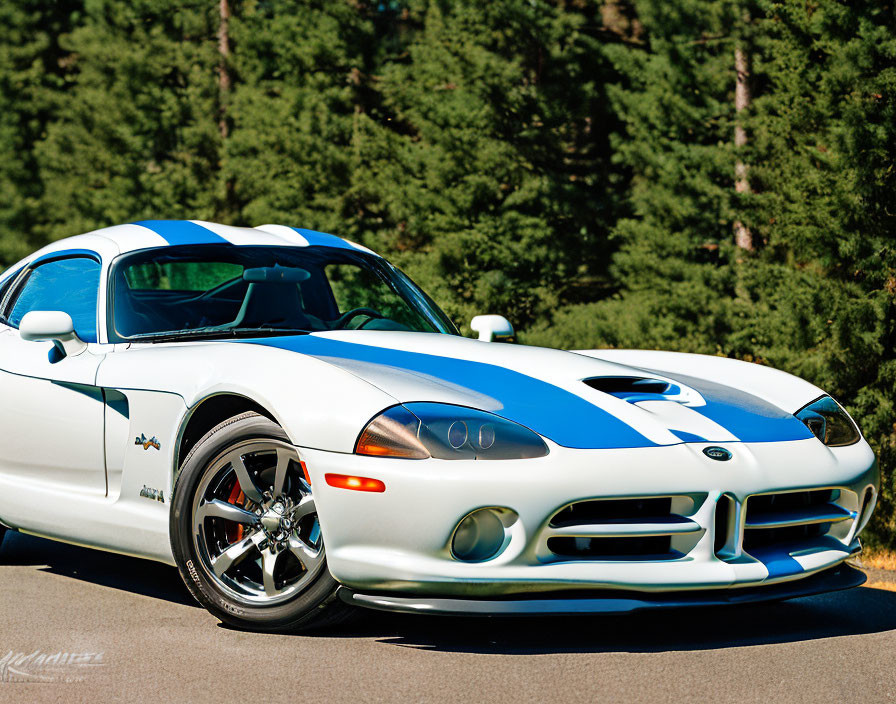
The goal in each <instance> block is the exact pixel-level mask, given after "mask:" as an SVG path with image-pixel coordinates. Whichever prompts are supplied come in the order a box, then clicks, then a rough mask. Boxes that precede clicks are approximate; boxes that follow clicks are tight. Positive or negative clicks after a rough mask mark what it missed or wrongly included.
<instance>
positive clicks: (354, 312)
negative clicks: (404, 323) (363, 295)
mask: <svg viewBox="0 0 896 704" xmlns="http://www.w3.org/2000/svg"><path fill="white" fill-rule="evenodd" d="M359 315H366V316H367V317H368V318H370V319H371V320H372V319H374V318H385V317H386V316H385V315H383V314H382V313H380V312H379V311H377V310H374V309H373V308H363V307H362V308H352V309H351V310H350V311H348V312H346V313H343V314H342V315H340V316H339V317H338V318H337V319H336V320H335V322H334V323H333V329H334V330H344V329H345V326H346V325H348V324H349V322H350V321H351V320H352V319H354V318H356V317H358V316H359ZM369 322H370V321H369V320H366V321H364V322H363V323H362V324H361V325H360V326H359V327H358V328H357V329H358V330H360V329H361V328H362V327H364V326H365V325H367V323H369Z"/></svg>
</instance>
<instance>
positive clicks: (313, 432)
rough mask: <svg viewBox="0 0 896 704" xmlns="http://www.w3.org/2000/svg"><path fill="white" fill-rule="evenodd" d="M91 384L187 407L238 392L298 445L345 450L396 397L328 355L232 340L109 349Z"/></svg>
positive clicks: (349, 448)
mask: <svg viewBox="0 0 896 704" xmlns="http://www.w3.org/2000/svg"><path fill="white" fill-rule="evenodd" d="M97 385H98V386H102V387H104V388H111V389H118V390H122V391H125V390H128V389H133V390H145V391H160V392H165V393H174V394H177V395H179V396H181V397H182V398H183V399H184V403H185V404H186V406H187V408H193V407H195V406H196V405H197V404H199V403H200V402H201V401H203V400H204V399H206V398H208V397H210V396H214V395H217V394H235V395H239V396H244V397H246V398H248V399H250V400H251V401H253V402H255V403H257V404H258V405H260V406H262V407H263V408H265V409H266V410H267V411H268V412H270V413H271V414H272V415H273V416H274V419H275V420H276V421H277V422H278V423H279V424H280V425H281V426H282V427H283V429H284V430H285V431H286V433H287V435H288V436H289V439H290V441H291V442H292V443H293V444H295V445H299V446H301V447H310V448H315V449H320V450H329V451H331V452H352V451H353V450H354V445H355V440H356V439H357V437H358V433H360V431H361V429H362V428H363V427H364V425H365V424H366V423H367V422H368V421H369V420H370V419H371V418H372V417H373V416H375V415H376V414H377V413H379V412H380V411H382V410H383V409H384V408H386V407H388V406H391V405H394V404H395V403H396V402H397V401H396V400H395V399H394V398H393V397H392V396H390V395H389V394H387V393H385V392H383V391H381V390H380V389H378V388H376V387H375V386H373V385H371V384H369V383H368V382H366V381H363V380H361V379H359V378H358V377H356V376H354V375H353V374H351V373H349V372H347V371H345V370H342V369H339V368H337V367H335V366H333V365H331V364H328V363H327V362H324V361H321V360H319V359H315V358H313V357H308V356H305V355H301V354H297V353H295V352H289V351H286V350H281V349H277V348H273V347H265V346H262V345H249V344H239V343H231V342H224V343H221V342H213V343H181V344H172V345H165V346H161V345H146V346H141V347H139V348H134V347H132V348H130V349H126V350H123V351H117V352H114V353H112V354H110V355H108V356H107V357H106V359H105V360H104V361H103V363H102V364H101V365H100V369H99V372H98V375H97Z"/></svg>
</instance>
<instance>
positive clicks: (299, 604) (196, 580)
mask: <svg viewBox="0 0 896 704" xmlns="http://www.w3.org/2000/svg"><path fill="white" fill-rule="evenodd" d="M256 441H280V442H282V443H288V442H289V440H288V438H287V435H286V433H285V432H284V431H283V429H282V428H280V426H278V425H277V424H276V423H274V422H273V421H272V420H270V419H269V418H266V417H265V416H262V415H259V414H258V413H252V412H247V413H243V414H241V415H238V416H235V417H233V418H230V419H228V420H226V421H224V422H223V423H220V424H219V425H217V426H216V427H215V428H213V429H212V430H211V431H209V433H207V434H206V435H205V437H203V438H202V439H201V440H200V441H199V442H198V443H197V444H196V445H195V447H193V449H192V450H191V451H190V453H189V455H187V458H186V459H185V460H184V463H183V466H182V469H181V472H180V475H179V477H178V479H177V483H176V485H175V489H174V494H173V500H172V506H171V518H170V534H171V549H172V551H173V553H174V559H175V561H176V563H177V567H178V570H179V571H180V575H181V577H182V578H183V580H184V583H185V584H186V585H187V588H188V589H189V590H190V592H191V593H192V595H193V596H194V597H195V598H196V600H197V601H198V602H199V603H200V604H202V606H204V607H205V608H206V609H208V610H209V611H210V612H211V613H212V614H214V615H215V616H216V617H217V618H219V619H220V620H221V621H223V622H224V623H227V624H229V625H231V626H235V627H236V628H240V629H246V630H252V631H274V632H283V631H298V630H306V629H312V628H322V627H327V626H334V625H337V624H340V623H343V622H345V621H346V620H348V619H349V618H351V616H353V615H354V613H355V611H356V610H355V609H354V608H353V607H351V606H349V605H347V604H345V603H344V602H343V601H342V600H341V599H339V598H338V596H337V593H336V592H337V590H338V589H339V583H338V582H337V581H336V580H335V579H334V578H333V576H332V575H331V574H330V571H329V570H328V569H327V566H326V557H325V556H324V554H323V546H322V539H321V538H318V540H319V541H320V546H321V547H320V549H319V550H320V559H321V560H322V565H321V564H318V565H317V566H316V567H315V570H316V571H315V572H314V573H313V574H312V573H311V571H310V570H306V573H305V579H307V580H308V583H307V584H305V585H303V586H302V588H301V590H300V591H297V593H295V594H285V596H283V597H277V598H285V599H286V600H281V601H278V602H276V603H272V604H264V603H258V602H257V601H256V602H251V601H250V598H251V596H245V595H239V594H237V593H235V592H234V591H232V590H229V589H228V585H227V584H225V583H224V581H223V580H224V578H223V577H220V576H218V577H216V576H215V574H214V570H213V569H212V568H211V566H210V565H211V561H212V558H211V557H210V553H209V551H208V549H207V548H208V544H209V542H208V541H207V539H206V538H204V537H203V536H204V535H205V534H206V529H205V528H202V529H201V530H200V529H198V528H197V529H196V530H195V531H194V522H195V519H194V511H197V512H198V510H201V509H202V504H205V503H207V501H206V500H205V499H204V498H197V491H203V492H204V491H206V489H205V488H204V487H207V486H208V485H209V482H213V481H214V478H211V479H210V478H209V475H210V474H212V473H214V472H215V471H216V470H215V467H216V466H218V465H220V463H221V461H222V460H221V458H222V457H225V456H226V454H227V453H228V451H230V450H232V448H235V447H237V446H242V445H243V444H244V443H251V442H256ZM278 452H279V450H278ZM278 456H279V455H278ZM216 462H217V463H218V465H216ZM224 466H225V467H226V466H227V465H226V464H225V465H224ZM223 471H226V470H223ZM217 472H218V474H220V473H221V472H222V470H220V469H218V470H217ZM233 473H234V475H236V474H237V473H236V472H235V471H234V472H233ZM260 476H261V475H260V474H256V475H255V477H254V478H253V481H255V482H256V483H259V484H260V483H261V482H260ZM235 481H236V482H237V483H239V484H242V481H240V480H239V479H235ZM300 481H301V480H300ZM303 486H304V487H306V488H307V489H308V490H309V492H310V487H308V485H307V484H303ZM237 488H238V487H237ZM281 488H282V487H281ZM247 494H248V492H247ZM309 495H310V493H309ZM306 498H308V496H306ZM271 500H273V499H271ZM244 502H245V504H244V505H245V506H246V507H248V508H250V509H252V508H255V509H257V511H262V510H264V509H263V508H262V507H261V504H254V503H253V502H251V501H249V500H248V499H247V498H246V499H244ZM197 506H199V509H197V508H196V507H197ZM315 511H316V509H315ZM198 515H202V514H198ZM265 515H267V514H265ZM313 515H314V516H315V518H316V513H315V514H313ZM212 520H223V519H215V518H213V519H212ZM198 525H203V526H205V525H208V524H207V523H205V522H204V519H200V520H199V523H198ZM215 525H225V526H226V524H220V523H214V525H213V526H212V528H211V530H214V526H215ZM261 525H262V524H261V523H260V522H259V523H258V525H257V526H255V527H250V528H247V529H246V531H247V534H248V533H249V532H250V531H254V534H255V535H268V534H267V533H265V532H264V531H265V530H266V529H263V528H262V527H261ZM297 525H298V524H297ZM239 530H240V533H239V535H241V536H242V535H243V533H242V530H243V529H242V528H239ZM280 530H282V529H280ZM317 531H318V532H317V534H318V535H319V527H318V528H317ZM194 533H195V534H196V535H194ZM297 533H298V528H296V534H297ZM283 534H284V533H282V532H281V533H280V535H281V536H282V535H283ZM226 535H229V533H227V534H226ZM262 539H263V538H262ZM248 540H249V538H248V537H247V538H241V540H240V542H242V543H245V542H246V541H248ZM204 541H206V542H204ZM267 544H268V543H264V545H267ZM254 549H258V558H256V559H255V562H256V563H257V564H259V565H260V564H261V561H262V559H263V555H262V553H261V550H260V548H259V547H258V546H255V547H254V548H249V551H250V552H251V550H254ZM280 549H281V550H282V548H280ZM276 550H277V549H276V548H274V549H273V550H272V552H273V554H274V555H275V556H274V557H272V558H271V559H272V560H273V564H274V565H276V564H277V561H278V560H282V559H283V558H282V557H277V556H276V555H277V553H276ZM247 554H249V553H247ZM254 554H255V553H252V555H254ZM252 555H250V556H249V557H245V558H242V560H243V562H242V563H236V562H235V563H234V564H235V565H237V564H246V565H248V569H256V568H253V567H252V560H251V559H250V557H251V556H252ZM219 556H220V555H219ZM296 564H297V565H300V567H301V568H304V564H302V563H299V562H298V561H296ZM258 569H263V568H261V567H259V568H258ZM274 571H275V568H274V567H272V569H271V573H272V574H273V573H274ZM272 583H273V578H272ZM265 596H266V595H260V596H257V597H256V599H264V598H265Z"/></svg>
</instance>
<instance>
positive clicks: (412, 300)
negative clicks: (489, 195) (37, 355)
mask: <svg viewBox="0 0 896 704" xmlns="http://www.w3.org/2000/svg"><path fill="white" fill-rule="evenodd" d="M182 248H183V249H186V248H190V249H192V250H196V249H204V248H208V249H209V250H210V251H214V250H216V249H217V250H220V249H222V248H229V249H233V250H240V249H271V250H277V249H282V250H291V251H294V250H313V251H321V250H335V251H342V248H337V247H327V246H322V245H310V246H308V247H302V246H290V245H235V244H230V243H224V244H218V243H215V244H190V245H169V246H167V247H147V248H143V249H134V250H131V251H129V252H123V253H122V254H120V255H118V256H117V257H115V258H114V259H113V260H112V262H111V263H110V265H109V271H108V275H107V286H106V316H105V318H106V321H105V322H106V335H107V339H108V341H109V342H110V343H112V344H127V343H131V344H145V343H162V342H187V341H195V340H205V341H214V340H233V339H239V338H241V337H242V338H251V337H267V336H287V335H303V334H311V333H326V332H338V331H339V330H284V329H277V328H252V329H237V330H234V329H228V328H225V329H221V330H220V331H210V330H208V329H202V328H195V329H192V330H179V331H178V330H175V331H168V332H154V333H145V334H139V335H131V336H125V335H122V334H119V332H118V331H117V329H116V327H115V290H116V288H117V286H116V281H117V277H118V275H119V272H120V270H121V268H122V267H123V266H127V265H128V264H129V262H131V261H132V260H133V259H135V258H139V257H140V256H144V255H146V254H148V253H152V252H156V253H158V254H160V255H161V254H164V253H165V252H170V251H171V250H178V249H182ZM351 254H352V256H353V257H357V258H358V259H360V260H361V261H363V262H364V263H365V265H367V266H369V267H370V268H371V269H372V270H374V271H375V272H376V273H377V274H378V275H379V276H381V277H383V278H384V279H385V280H386V282H387V283H388V285H389V286H390V287H391V288H392V289H393V291H394V292H395V293H396V294H398V295H399V296H400V297H401V299H402V300H403V301H404V303H405V305H407V306H408V307H409V308H410V309H411V310H412V311H413V312H415V313H417V314H418V315H420V316H421V317H422V318H424V319H425V320H426V321H427V322H428V323H429V324H430V325H432V327H433V328H434V329H435V330H434V332H427V333H424V334H435V335H454V336H459V335H460V332H459V331H458V329H457V326H456V325H455V324H454V322H453V321H452V320H451V319H450V318H449V317H448V315H447V314H446V313H445V312H444V311H443V310H442V309H441V308H440V307H439V306H438V305H437V304H436V303H435V301H433V300H432V298H430V296H429V295H428V294H427V293H426V292H425V291H424V290H423V289H422V288H420V286H418V285H417V284H416V283H415V282H414V281H413V280H412V279H411V278H410V277H409V276H408V275H407V274H405V273H404V272H403V271H401V270H400V269H398V268H397V267H395V266H394V265H393V264H391V263H390V262H388V261H387V260H386V259H384V258H383V257H381V256H379V255H377V254H373V253H368V252H364V251H363V250H360V249H359V250H357V251H355V250H352V251H351ZM396 283H397V284H399V286H396V285H395V284H396ZM400 286H403V287H406V288H407V289H408V291H407V292H405V291H403V290H402V289H401V288H400ZM370 332H373V331H370ZM410 332H423V331H410Z"/></svg>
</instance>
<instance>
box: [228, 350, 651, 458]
mask: <svg viewBox="0 0 896 704" xmlns="http://www.w3.org/2000/svg"><path fill="white" fill-rule="evenodd" d="M240 342H248V343H251V344H257V345H265V346H268V347H277V348H279V349H283V350H290V351H292V352H298V353H300V354H306V355H311V356H314V357H317V358H320V359H322V360H324V361H327V360H328V359H332V360H334V361H336V362H338V361H339V360H352V361H357V362H363V363H367V364H377V365H382V366H384V367H392V368H397V369H401V370H405V371H410V372H415V373H418V374H421V375H427V376H432V377H436V378H437V379H440V380H442V381H446V382H448V383H451V384H454V385H457V386H460V387H464V388H467V389H469V390H470V391H471V393H475V394H476V395H477V396H478V395H482V394H485V395H487V396H490V397H491V398H493V399H495V400H497V401H498V403H499V404H501V408H497V409H493V408H490V409H483V410H488V411H491V412H493V413H496V414H497V415H499V416H501V417H502V418H506V419H507V420H512V421H514V422H516V423H519V424H520V425H524V426H526V427H527V428H530V429H531V430H534V431H535V432H537V433H539V434H540V435H543V436H544V437H546V438H549V439H551V440H553V441H554V442H556V443H557V444H558V445H563V446H564V447H572V448H580V449H609V448H631V447H656V443H654V442H651V441H650V440H648V439H647V438H646V437H644V436H643V435H641V433H639V432H637V431H636V430H635V429H634V428H632V427H631V426H629V425H628V424H627V423H624V422H623V421H621V420H619V419H618V418H616V417H615V416H614V415H612V414H610V413H608V412H607V411H605V410H603V409H602V408H599V407H598V406H595V405H593V404H591V403H589V402H588V401H586V400H585V399H583V398H582V397H580V396H576V395H575V394H573V393H570V392H569V391H565V390H564V389H561V388H560V387H558V386H554V385H553V384H549V383H547V382H544V381H541V380H539V379H536V378H534V377H531V376H528V375H526V374H521V373H519V372H515V371H511V370H510V369H505V368H504V367H499V366H496V365H493V364H484V363H482V362H472V361H469V360H464V359H454V358H451V357H440V356H437V355H431V354H424V353H418V352H408V351H406V350H393V349H385V348H382V347H373V346H370V345H357V344H354V343H351V342H344V341H342V340H333V339H329V338H326V337H318V336H317V335H302V336H296V337H274V338H257V339H251V340H241V341H240ZM409 400H413V401H427V400H429V399H426V398H419V399H409ZM347 402H350V401H347Z"/></svg>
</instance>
